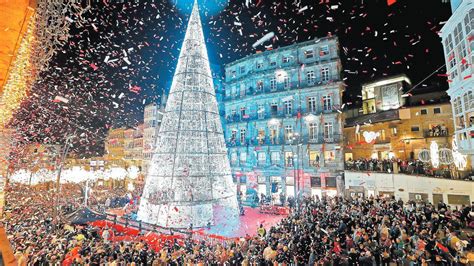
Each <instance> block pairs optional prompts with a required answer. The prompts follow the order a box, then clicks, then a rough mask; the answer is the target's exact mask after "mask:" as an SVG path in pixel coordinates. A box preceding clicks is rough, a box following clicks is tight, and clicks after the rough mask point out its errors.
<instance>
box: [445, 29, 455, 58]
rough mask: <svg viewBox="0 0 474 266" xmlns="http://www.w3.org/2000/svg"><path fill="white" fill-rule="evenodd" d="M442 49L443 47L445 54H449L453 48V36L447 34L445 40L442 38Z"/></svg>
mask: <svg viewBox="0 0 474 266" xmlns="http://www.w3.org/2000/svg"><path fill="white" fill-rule="evenodd" d="M444 49H445V54H447V55H449V54H450V53H451V52H452V51H453V49H454V45H453V37H452V36H451V34H449V35H448V37H447V38H446V40H444Z"/></svg>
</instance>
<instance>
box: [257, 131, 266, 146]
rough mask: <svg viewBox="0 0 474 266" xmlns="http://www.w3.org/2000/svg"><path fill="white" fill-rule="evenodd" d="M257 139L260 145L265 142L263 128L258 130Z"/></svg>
mask: <svg viewBox="0 0 474 266" xmlns="http://www.w3.org/2000/svg"><path fill="white" fill-rule="evenodd" d="M257 140H258V144H259V145H262V144H263V143H264V142H265V129H259V130H258V135H257Z"/></svg>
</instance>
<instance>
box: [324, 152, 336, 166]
mask: <svg viewBox="0 0 474 266" xmlns="http://www.w3.org/2000/svg"><path fill="white" fill-rule="evenodd" d="M335 159H336V153H335V152H334V151H324V162H327V163H330V162H334V160H335Z"/></svg>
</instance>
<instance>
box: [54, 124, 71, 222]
mask: <svg viewBox="0 0 474 266" xmlns="http://www.w3.org/2000/svg"><path fill="white" fill-rule="evenodd" d="M75 133H76V132H75V131H74V133H73V134H72V135H69V136H67V137H66V141H65V142H64V146H63V150H62V153H61V154H60V156H61V158H60V161H59V167H58V175H57V178H56V200H55V202H56V203H55V206H54V208H53V212H54V213H53V217H54V224H55V226H56V221H57V219H58V216H59V210H58V208H59V193H60V189H61V172H62V170H63V165H64V160H66V156H67V154H68V152H69V148H70V147H71V145H70V141H71V140H72V138H73V137H75Z"/></svg>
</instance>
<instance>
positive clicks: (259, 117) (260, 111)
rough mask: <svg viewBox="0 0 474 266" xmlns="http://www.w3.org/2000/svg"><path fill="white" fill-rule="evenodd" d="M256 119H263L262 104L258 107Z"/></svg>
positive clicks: (263, 109)
mask: <svg viewBox="0 0 474 266" xmlns="http://www.w3.org/2000/svg"><path fill="white" fill-rule="evenodd" d="M257 113H258V119H263V118H264V117H265V107H263V104H259V105H258V110H257Z"/></svg>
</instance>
